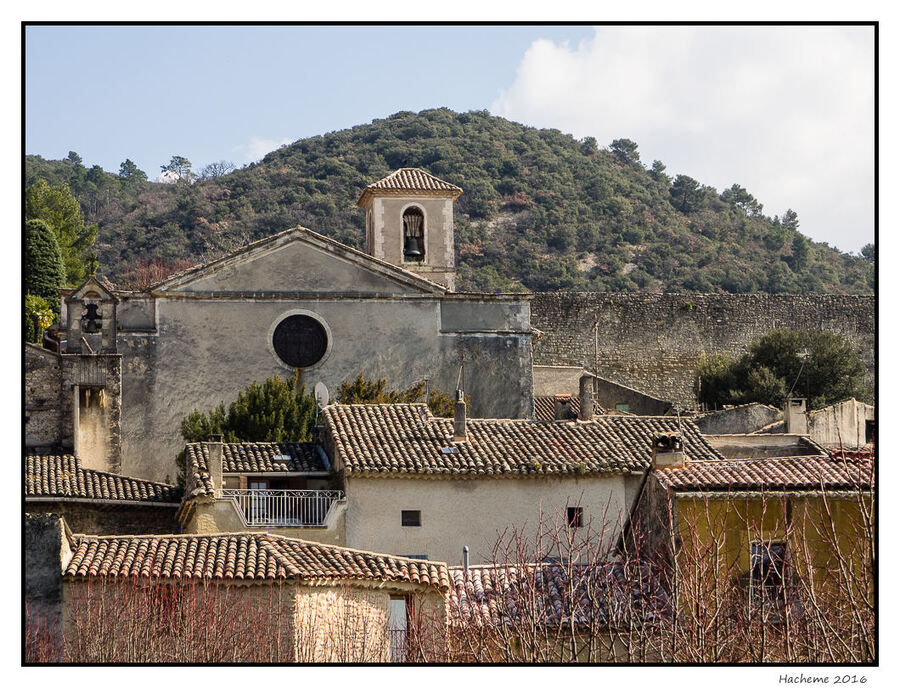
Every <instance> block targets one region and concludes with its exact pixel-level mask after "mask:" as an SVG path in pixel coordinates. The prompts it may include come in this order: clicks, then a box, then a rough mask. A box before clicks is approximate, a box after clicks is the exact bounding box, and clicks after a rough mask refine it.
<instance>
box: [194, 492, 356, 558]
mask: <svg viewBox="0 0 900 688" xmlns="http://www.w3.org/2000/svg"><path fill="white" fill-rule="evenodd" d="M345 512H346V505H345V504H344V503H338V504H335V506H334V513H332V514H331V516H330V517H329V519H328V521H327V523H326V524H325V526H324V527H322V528H296V527H286V526H269V525H267V526H260V527H250V526H247V525H245V524H244V522H243V521H242V520H241V518H240V516H239V515H238V513H237V511H235V508H234V505H233V504H232V503H231V502H228V501H225V500H221V499H217V500H213V499H211V498H209V497H201V498H198V499H194V500H191V502H190V503H188V504H185V506H184V507H183V513H182V514H181V522H182V528H181V532H182V533H197V534H208V533H238V532H250V531H259V532H268V533H272V534H274V535H282V536H284V537H292V538H299V539H301V540H307V541H309V542H321V543H322V544H326V545H341V546H343V545H346V539H347V538H346V534H345V527H346V526H345V522H346V518H345Z"/></svg>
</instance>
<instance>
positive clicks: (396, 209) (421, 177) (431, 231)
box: [356, 167, 462, 291]
mask: <svg viewBox="0 0 900 688" xmlns="http://www.w3.org/2000/svg"><path fill="white" fill-rule="evenodd" d="M460 194H462V189H460V188H459V187H458V186H454V185H453V184H450V183H449V182H445V181H443V180H442V179H438V178H437V177H435V176H434V175H432V174H429V173H428V172H426V171H425V170H423V169H420V168H418V167H402V168H400V169H399V170H397V171H395V172H392V173H391V174H389V175H388V176H387V177H385V178H384V179H381V180H379V181H377V182H374V183H372V184H369V185H368V186H367V187H366V188H365V189H363V192H362V194H361V195H360V197H359V200H358V201H357V202H356V204H357V205H358V206H360V207H361V208H363V209H365V211H366V253H368V254H369V255H370V256H372V257H373V258H378V259H380V260H384V261H387V262H388V263H393V264H394V265H396V266H398V267H401V268H403V269H404V270H409V271H410V272H414V273H416V274H418V275H421V276H422V277H424V278H425V279H428V280H431V281H432V282H436V283H437V284H440V285H443V286H445V287H447V289H449V290H450V291H453V290H455V289H456V258H455V252H454V251H455V249H454V246H453V202H454V201H455V200H456V199H457V198H459V196H460Z"/></svg>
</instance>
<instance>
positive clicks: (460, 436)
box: [453, 389, 468, 442]
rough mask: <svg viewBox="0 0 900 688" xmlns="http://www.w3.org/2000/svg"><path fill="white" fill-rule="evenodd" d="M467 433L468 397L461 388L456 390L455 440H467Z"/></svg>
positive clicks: (454, 410)
mask: <svg viewBox="0 0 900 688" xmlns="http://www.w3.org/2000/svg"><path fill="white" fill-rule="evenodd" d="M467 438H468V435H467V434H466V398H465V396H464V395H463V391H462V390H461V389H457V390H456V406H455V407H454V409H453V441H454V442H465V441H466V439H467Z"/></svg>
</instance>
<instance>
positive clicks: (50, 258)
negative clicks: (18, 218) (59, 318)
mask: <svg viewBox="0 0 900 688" xmlns="http://www.w3.org/2000/svg"><path fill="white" fill-rule="evenodd" d="M65 281H66V272H65V269H64V268H63V261H62V254H61V253H60V250H59V243H58V242H57V241H56V235H55V234H54V233H53V230H52V229H51V228H50V225H48V224H47V223H46V222H44V221H43V220H28V221H27V222H26V223H25V293H26V294H32V295H34V296H40V297H41V298H43V299H46V301H47V303H48V304H49V305H50V308H51V309H52V311H53V313H54V315H59V294H58V291H57V290H58V289H59V288H60V287H62V286H63V285H65Z"/></svg>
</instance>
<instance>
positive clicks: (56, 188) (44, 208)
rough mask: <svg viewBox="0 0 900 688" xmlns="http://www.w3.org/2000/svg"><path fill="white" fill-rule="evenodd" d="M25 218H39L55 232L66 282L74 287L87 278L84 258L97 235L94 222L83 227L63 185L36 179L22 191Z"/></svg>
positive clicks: (72, 198)
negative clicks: (23, 193)
mask: <svg viewBox="0 0 900 688" xmlns="http://www.w3.org/2000/svg"><path fill="white" fill-rule="evenodd" d="M25 219H26V220H43V221H45V222H46V223H47V224H48V225H49V226H50V228H51V229H52V230H53V232H54V234H56V240H57V243H58V244H59V250H60V253H61V255H62V260H63V266H64V267H65V271H66V284H68V285H69V286H76V285H78V284H79V283H81V282H82V281H83V280H84V278H85V277H87V265H86V261H87V257H88V254H89V252H90V248H91V246H93V245H94V241H95V240H96V238H97V225H89V226H85V224H84V213H82V212H81V206H80V205H79V204H78V201H77V200H76V198H75V197H74V196H73V195H72V192H71V191H70V190H69V187H68V185H67V184H58V185H53V186H51V185H50V184H48V183H47V181H46V180H44V179H39V180H38V181H37V182H35V183H34V184H32V185H31V186H30V187H28V189H27V190H26V191H25Z"/></svg>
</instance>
